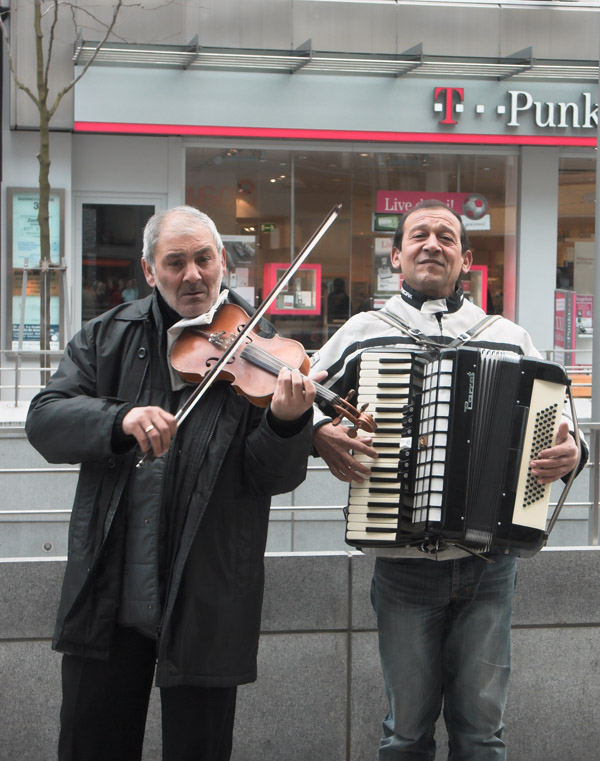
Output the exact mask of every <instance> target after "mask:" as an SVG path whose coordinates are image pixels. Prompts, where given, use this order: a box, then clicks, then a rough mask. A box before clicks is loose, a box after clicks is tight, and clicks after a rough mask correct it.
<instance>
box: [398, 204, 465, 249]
mask: <svg viewBox="0 0 600 761" xmlns="http://www.w3.org/2000/svg"><path fill="white" fill-rule="evenodd" d="M419 209H447V210H448V211H449V212H450V213H451V214H454V216H455V217H456V219H458V224H459V225H460V246H461V253H463V254H464V253H465V251H468V250H469V249H470V248H471V244H470V243H469V236H468V235H467V231H466V229H465V224H464V222H463V221H462V217H461V216H460V214H457V213H456V212H455V211H454V209H451V208H450V207H449V206H448V205H447V204H445V203H443V202H442V201H438V200H437V198H426V199H425V200H424V201H419V203H417V204H415V205H414V206H413V207H412V209H410V210H409V211H407V212H405V213H404V214H403V215H402V216H401V217H400V221H399V222H398V227H397V228H396V233H395V235H394V242H393V244H392V245H393V246H394V248H397V249H398V250H400V249H401V248H402V236H403V235H404V223H405V222H406V219H407V217H410V215H411V214H412V213H413V211H419Z"/></svg>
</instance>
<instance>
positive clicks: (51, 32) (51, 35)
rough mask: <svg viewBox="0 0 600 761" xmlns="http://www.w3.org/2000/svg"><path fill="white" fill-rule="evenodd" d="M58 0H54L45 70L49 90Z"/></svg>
mask: <svg viewBox="0 0 600 761" xmlns="http://www.w3.org/2000/svg"><path fill="white" fill-rule="evenodd" d="M58 5H59V3H58V0H54V18H53V19H52V24H51V26H50V32H49V33H48V49H47V51H46V68H45V71H44V85H45V87H46V90H48V75H49V73H50V62H51V61H52V48H53V46H54V32H55V30H56V24H57V22H58Z"/></svg>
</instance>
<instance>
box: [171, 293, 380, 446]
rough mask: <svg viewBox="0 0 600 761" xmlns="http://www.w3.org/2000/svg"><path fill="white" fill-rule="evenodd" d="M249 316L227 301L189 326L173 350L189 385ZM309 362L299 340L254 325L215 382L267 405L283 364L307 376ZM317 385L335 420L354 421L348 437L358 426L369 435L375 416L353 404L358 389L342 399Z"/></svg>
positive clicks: (200, 377) (200, 376)
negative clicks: (209, 317) (210, 318)
mask: <svg viewBox="0 0 600 761" xmlns="http://www.w3.org/2000/svg"><path fill="white" fill-rule="evenodd" d="M249 320H250V317H249V315H248V314H247V313H246V312H245V311H244V310H243V309H242V308H241V307H240V306H237V305H236V304H223V305H222V306H221V307H220V308H219V309H218V310H217V312H216V314H215V317H214V319H213V321H212V322H211V323H210V325H198V326H195V327H189V328H184V330H183V331H182V332H181V334H180V335H179V337H178V338H177V340H176V341H175V343H174V344H173V346H172V348H171V353H170V356H169V361H170V362H171V366H172V367H173V369H174V370H176V371H177V372H178V373H179V375H181V377H182V378H183V379H184V380H185V381H187V382H188V383H200V382H201V381H202V380H203V378H204V377H205V375H206V374H207V373H209V372H210V370H211V367H213V365H214V364H215V363H216V362H217V361H219V359H220V358H221V357H222V355H223V354H224V353H225V352H226V351H227V349H229V348H230V347H231V345H232V344H233V343H234V341H236V339H237V338H238V336H239V334H240V333H241V332H242V331H243V330H244V328H245V326H246V324H247V323H248V321H249ZM309 366H310V360H309V357H308V355H307V354H306V352H305V350H304V347H303V346H302V344H301V343H300V342H299V341H295V340H293V339H291V338H283V337H282V336H279V335H274V336H273V337H271V338H267V337H265V336H261V335H259V333H258V330H257V328H254V329H253V330H251V331H250V332H248V333H247V334H246V336H245V337H244V339H243V340H242V342H241V344H240V346H239V347H238V349H237V351H236V352H234V353H233V354H232V356H231V357H230V358H229V360H228V361H227V362H226V364H225V365H224V366H223V367H222V368H221V370H220V371H219V372H218V374H217V376H216V380H225V381H229V382H230V383H231V385H232V387H233V388H234V389H235V391H237V393H238V394H240V395H242V396H245V397H246V398H247V399H248V400H249V401H250V402H251V403H252V404H254V405H255V406H257V407H267V406H268V404H269V402H270V400H271V397H272V396H273V392H274V390H275V380H276V378H277V376H278V375H279V371H280V370H281V369H282V368H284V367H286V368H288V369H289V370H292V369H297V370H299V371H300V372H301V373H302V374H304V375H307V373H308V370H309ZM314 385H315V388H316V391H317V399H321V400H322V401H325V402H327V403H328V404H330V405H331V406H332V407H333V408H334V409H335V411H336V412H337V413H338V417H337V418H336V419H335V420H334V423H335V424H338V423H339V422H341V420H342V418H344V417H345V418H347V419H348V420H349V421H350V422H351V423H352V426H353V428H351V429H350V430H349V435H351V436H356V432H357V430H358V429H359V428H360V429H362V430H364V431H368V432H370V433H372V432H373V431H375V429H376V425H375V422H374V420H373V417H372V416H371V415H369V414H366V413H365V409H366V407H367V405H364V406H363V407H362V408H361V409H360V410H358V409H356V407H354V406H353V405H352V404H351V403H350V399H352V398H354V396H355V393H356V392H355V391H351V392H350V394H349V395H348V396H347V397H346V398H342V397H340V396H339V395H338V394H335V393H333V392H332V391H330V390H329V389H327V388H325V387H324V386H322V385H320V384H319V383H315V384H314Z"/></svg>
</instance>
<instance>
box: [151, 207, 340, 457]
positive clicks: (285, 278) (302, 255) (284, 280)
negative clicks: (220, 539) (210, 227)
mask: <svg viewBox="0 0 600 761" xmlns="http://www.w3.org/2000/svg"><path fill="white" fill-rule="evenodd" d="M341 208H342V204H341V203H338V204H335V206H334V207H333V208H332V209H331V211H330V212H329V213H328V214H327V216H326V217H325V219H324V220H323V221H322V222H321V224H320V225H319V226H318V227H317V229H316V230H315V231H314V233H313V234H312V235H311V237H310V238H309V240H308V241H307V243H306V244H305V245H304V247H303V248H302V249H301V251H300V252H299V253H298V254H297V255H296V257H295V259H294V260H293V261H292V263H291V264H290V266H289V267H288V269H287V270H286V271H285V272H284V273H283V275H282V276H281V277H280V278H279V280H278V281H277V282H276V283H275V285H274V286H273V288H272V289H271V291H270V293H269V294H268V296H267V297H266V298H265V299H264V300H263V302H262V304H261V305H260V306H259V307H257V309H256V311H255V312H254V314H253V315H252V317H250V319H249V320H248V322H247V323H246V324H245V325H244V327H243V328H242V330H240V332H239V333H238V335H237V336H236V338H235V339H234V340H233V341H232V343H231V344H230V345H229V346H228V347H227V349H226V350H225V351H224V352H223V354H222V355H221V356H220V357H219V359H218V360H217V361H216V362H215V363H214V365H212V367H211V368H210V370H209V371H208V372H207V373H206V375H205V376H204V378H203V379H202V380H201V381H200V383H199V384H198V385H197V386H196V388H195V389H194V391H193V392H192V393H191V394H190V395H189V397H188V398H187V400H186V402H185V404H184V405H183V406H182V407H180V408H179V410H177V412H176V413H175V420H176V421H177V427H178V428H179V426H180V425H181V424H182V423H183V421H184V420H185V419H186V417H187V416H188V415H189V414H190V412H191V411H192V410H193V409H194V407H195V406H196V404H198V402H199V401H200V399H202V397H203V396H204V395H205V394H206V393H207V391H208V390H209V388H210V387H211V386H212V385H213V383H214V382H215V380H216V379H217V375H218V374H219V372H220V371H221V368H223V367H224V366H225V365H226V364H227V363H228V362H229V360H230V359H231V357H232V356H233V354H235V351H236V349H237V348H238V346H239V345H240V344H241V343H242V341H243V340H244V339H245V338H246V336H247V335H248V334H249V333H250V332H251V331H252V330H253V329H254V328H255V326H256V325H257V324H258V323H259V322H260V320H261V319H262V318H263V317H264V315H265V312H266V311H267V309H268V308H269V307H270V306H271V304H272V303H273V302H274V301H275V299H276V298H277V296H279V294H280V293H281V291H282V290H283V289H284V288H285V286H286V285H287V284H288V282H289V281H290V280H291V278H292V277H293V276H294V275H295V274H296V272H297V271H298V270H299V269H300V266H301V264H302V263H303V262H304V260H305V259H306V258H307V257H308V255H309V254H310V252H311V251H312V250H313V248H314V247H315V246H316V245H317V243H318V242H319V241H320V240H321V238H322V237H323V236H324V235H325V233H326V232H327V230H329V228H330V227H331V225H332V224H333V223H334V222H335V220H336V219H337V218H338V216H339V213H340V209H341ZM149 456H150V452H149V451H148V452H146V454H145V455H144V456H143V457H142V458H141V460H140V461H139V462H138V463H137V465H136V467H137V468H140V467H141V466H142V465H143V464H144V462H145V461H146V458H147V457H149Z"/></svg>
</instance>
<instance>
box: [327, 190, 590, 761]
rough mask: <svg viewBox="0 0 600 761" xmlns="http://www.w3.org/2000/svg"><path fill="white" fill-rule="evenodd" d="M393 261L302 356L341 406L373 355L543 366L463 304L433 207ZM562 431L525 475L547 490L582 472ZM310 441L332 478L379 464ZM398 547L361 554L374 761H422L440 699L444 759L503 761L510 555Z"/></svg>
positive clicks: (447, 230) (344, 440) (356, 447)
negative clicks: (371, 637)
mask: <svg viewBox="0 0 600 761" xmlns="http://www.w3.org/2000/svg"><path fill="white" fill-rule="evenodd" d="M391 261H392V265H393V266H394V267H395V268H399V269H401V271H402V273H403V276H404V282H403V286H402V291H401V293H400V294H398V295H395V296H392V297H391V298H390V299H389V300H388V301H387V302H386V304H385V305H384V308H383V309H382V310H381V311H380V312H362V313H359V314H356V315H354V316H353V317H351V318H350V319H349V320H348V322H347V323H346V324H345V325H344V326H343V327H342V328H340V330H338V332H337V333H336V334H335V335H334V336H333V337H332V338H331V339H330V340H329V341H328V342H327V343H326V344H325V346H324V347H323V348H322V349H321V351H320V352H319V353H318V354H317V355H315V357H314V359H313V371H317V370H327V372H328V378H327V381H325V382H324V385H326V386H328V387H330V388H331V389H332V390H333V391H335V392H336V393H337V394H339V395H340V396H345V394H346V393H347V392H348V391H349V390H350V389H352V388H355V387H356V383H357V377H358V372H359V366H360V361H361V355H362V354H363V353H364V352H365V351H368V350H369V349H372V348H373V347H386V348H389V349H398V348H401V349H404V350H406V351H410V349H411V348H412V347H415V346H416V345H418V344H421V348H422V347H423V345H424V346H426V347H427V346H448V345H449V344H453V345H457V344H458V343H459V342H465V341H466V342H468V343H467V345H468V346H471V347H477V348H487V349H490V348H494V349H500V350H502V351H506V352H511V353H514V356H522V357H523V356H524V357H537V358H539V357H540V354H539V352H537V350H536V349H535V347H534V346H533V343H532V341H531V338H530V336H529V335H528V333H527V332H526V331H525V330H523V329H522V328H520V327H519V326H518V325H516V324H515V323H513V322H511V321H509V320H506V319H504V318H500V317H496V318H493V319H491V320H489V321H486V320H485V315H484V313H483V311H482V310H481V309H480V308H479V307H477V306H475V305H474V304H472V303H471V302H469V301H468V300H467V299H465V297H464V295H463V292H462V289H461V288H460V278H461V276H463V275H464V274H466V273H467V272H468V271H469V269H470V266H471V263H472V254H471V251H470V249H469V243H468V239H467V235H466V232H465V229H464V225H463V223H462V220H461V218H460V216H459V215H457V214H456V213H455V212H454V211H452V210H451V209H449V208H448V207H447V206H445V205H444V204H442V203H441V202H438V201H423V202H421V203H420V204H418V205H417V206H415V207H414V208H413V209H412V210H411V211H409V212H408V213H407V214H405V215H404V216H403V218H402V219H401V221H400V224H399V226H398V230H397V231H396V235H395V238H394V244H393V250H392V255H391ZM326 412H327V410H326ZM557 424H558V423H557ZM571 429H572V422H571V421H570V419H569V418H568V416H566V415H565V416H564V417H563V419H562V421H560V424H559V425H558V433H557V435H556V437H555V441H554V442H553V443H552V444H551V445H550V446H547V447H545V448H544V449H542V451H540V452H539V453H537V454H536V455H534V456H533V459H532V461H531V463H530V471H529V472H530V474H531V475H530V476H529V477H530V478H532V479H534V480H536V481H537V483H539V484H541V485H546V484H550V483H552V482H553V481H556V480H558V479H560V478H565V477H567V476H568V475H569V474H570V473H571V472H572V471H574V470H575V469H577V468H579V469H581V467H583V464H584V463H585V460H586V458H587V455H586V453H585V452H583V453H582V454H581V455H580V449H579V448H578V446H577V444H576V441H575V438H574V437H573V435H571V432H570V431H571ZM314 444H315V448H316V450H317V451H318V453H319V455H320V456H321V457H322V458H323V459H324V460H325V462H326V463H327V465H328V466H329V468H330V469H331V472H332V473H333V475H334V476H336V478H338V479H339V480H341V481H346V482H348V483H351V482H354V483H355V484H356V483H357V482H363V481H366V480H368V478H369V475H370V472H371V469H370V467H369V465H368V464H367V462H365V459H367V460H368V461H369V462H372V463H373V464H374V466H375V464H376V463H377V457H378V451H377V449H376V448H375V443H374V441H373V438H372V437H369V436H362V437H358V438H351V437H350V436H348V433H347V429H346V428H344V427H343V426H338V425H336V424H334V423H333V422H332V421H331V418H329V417H326V416H325V415H323V414H322V413H321V419H319V418H318V417H317V418H316V429H315V434H314ZM584 449H585V447H584ZM369 458H373V459H372V460H369ZM366 544H367V545H368V542H366ZM408 544H409V543H406V544H405V545H404V546H398V545H396V546H394V547H391V546H389V547H379V548H372V549H371V551H372V552H374V553H375V554H376V556H377V557H376V561H375V570H374V576H373V583H372V592H371V596H372V602H373V606H374V608H375V612H376V614H377V625H378V631H379V650H380V657H381V664H382V670H383V676H384V681H385V687H386V693H387V697H388V701H389V710H388V714H387V716H386V718H385V720H384V722H383V737H382V740H381V744H380V748H379V756H378V757H379V761H425V760H428V761H431V759H433V758H434V757H435V741H434V728H435V723H436V720H437V718H438V716H439V714H440V711H441V709H442V702H443V706H444V709H443V710H444V719H445V722H446V727H447V730H448V737H449V747H450V752H449V758H450V759H452V761H501V760H502V759H505V758H506V747H505V744H504V742H503V740H502V731H503V726H504V725H503V721H502V716H503V712H504V708H505V705H506V695H507V689H508V676H509V670H510V620H511V612H512V599H513V594H514V588H515V582H516V572H517V565H516V564H517V559H516V557H515V556H514V555H515V553H511V552H510V551H509V550H508V551H507V550H503V551H501V550H498V549H495V548H494V547H491V548H490V549H489V551H485V552H473V551H472V550H470V549H469V547H466V548H465V547H462V546H457V544H459V543H458V542H457V543H451V542H448V543H447V544H444V543H441V544H439V546H436V547H435V548H434V550H433V551H431V548H429V552H424V551H423V550H424V549H425V548H424V547H418V546H416V545H415V544H414V543H413V545H412V546H408ZM363 549H365V551H369V550H368V549H366V548H363ZM516 554H518V553H516ZM432 561H437V562H432Z"/></svg>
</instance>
